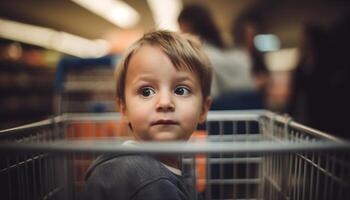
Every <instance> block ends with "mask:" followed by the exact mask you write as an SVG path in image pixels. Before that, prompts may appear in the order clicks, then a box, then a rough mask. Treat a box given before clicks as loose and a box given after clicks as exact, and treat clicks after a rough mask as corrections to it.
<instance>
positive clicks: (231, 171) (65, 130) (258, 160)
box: [0, 110, 350, 200]
mask: <svg viewBox="0 0 350 200" xmlns="http://www.w3.org/2000/svg"><path fill="white" fill-rule="evenodd" d="M118 120H119V115H118V113H100V114H83V113H81V114H62V115H59V116H57V117H53V118H50V119H47V120H44V121H40V122H37V123H33V124H29V125H25V126H21V127H16V128H13V129H8V130H3V131H0V142H1V144H0V156H1V157H0V159H1V162H0V163H1V166H0V180H1V190H0V197H1V199H77V198H78V196H79V191H80V190H81V189H82V187H83V185H84V173H85V171H86V169H87V167H88V166H89V165H90V163H91V162H92V160H94V159H95V158H96V157H97V156H98V155H100V154H102V153H115V152H129V153H135V152H138V153H143V154H160V153H161V154H167V153H169V154H174V153H177V154H181V155H182V157H183V171H184V176H185V178H186V180H187V181H188V184H189V185H192V187H190V188H193V190H192V197H193V199H196V198H197V197H198V196H200V195H202V196H203V198H204V199H268V200H270V199H325V200H326V199H350V159H349V152H350V151H349V150H350V145H349V143H348V142H346V141H342V140H340V139H338V138H335V137H332V136H331V135H328V134H325V133H322V132H320V131H317V130H314V129H311V128H308V127H306V126H303V125H301V124H298V123H296V122H294V121H292V120H291V119H290V118H288V117H285V116H281V115H277V114H274V113H272V112H269V111H262V110H261V111H211V112H210V113H209V115H208V119H207V122H206V123H205V125H203V126H201V127H199V130H198V131H196V132H197V133H205V135H206V137H205V138H203V137H202V138H199V137H196V138H192V139H191V140H190V141H189V142H166V143H159V142H158V143H156V142H153V143H149V142H147V143H146V142H145V143H140V144H139V145H137V146H133V147H131V146H125V145H121V143H122V142H123V141H125V140H127V139H129V136H128V135H127V134H118V133H116V134H112V135H108V134H106V136H105V137H101V135H100V134H101V130H100V127H99V126H98V124H99V123H104V122H105V121H115V122H116V123H118ZM91 121H94V122H95V123H94V124H95V127H92V128H94V130H95V131H93V132H92V133H90V134H91V135H90V137H89V138H88V139H82V138H81V137H80V135H81V134H82V133H84V130H79V129H80V128H84V127H80V128H79V127H77V126H72V125H73V124H74V123H78V124H83V123H84V122H88V123H90V122H91ZM72 127H74V130H72ZM89 130H90V131H91V127H89ZM102 132H103V130H102ZM94 133H96V137H94ZM106 139H108V140H106ZM198 163H201V164H202V165H198ZM198 166H202V168H201V169H199V168H198ZM203 166H204V168H203ZM198 170H200V171H201V172H198ZM203 171H204V172H205V175H204V176H203ZM199 174H202V175H201V176H199Z"/></svg>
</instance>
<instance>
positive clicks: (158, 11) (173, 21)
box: [147, 0, 182, 31]
mask: <svg viewBox="0 0 350 200" xmlns="http://www.w3.org/2000/svg"><path fill="white" fill-rule="evenodd" d="M147 2H148V5H149V7H150V9H151V11H152V14H153V19H154V22H155V24H156V28H157V29H167V30H172V31H178V30H179V25H178V23H177V17H178V16H179V14H180V11H181V9H182V1H181V0H147Z"/></svg>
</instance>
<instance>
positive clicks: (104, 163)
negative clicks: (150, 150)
mask: <svg viewBox="0 0 350 200" xmlns="http://www.w3.org/2000/svg"><path fill="white" fill-rule="evenodd" d="M170 175H171V174H169V172H168V171H167V170H164V166H162V165H161V163H160V162H159V161H157V160H155V159H153V158H152V157H150V156H146V155H140V154H108V155H102V156H100V157H98V158H97V159H96V160H95V161H94V162H93V164H92V165H91V166H90V168H89V169H88V172H87V174H86V179H88V178H89V177H90V176H102V177H105V178H107V179H109V178H113V179H117V180H127V179H130V178H132V179H133V180H135V181H137V182H143V181H147V180H149V179H154V178H161V177H169V176H170Z"/></svg>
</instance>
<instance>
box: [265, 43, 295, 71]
mask: <svg viewBox="0 0 350 200" xmlns="http://www.w3.org/2000/svg"><path fill="white" fill-rule="evenodd" d="M298 59H299V57H298V50H297V49H296V48H286V49H281V50H279V51H274V52H268V53H266V54H265V61H266V65H267V67H268V69H269V70H271V71H290V70H293V69H295V67H296V65H297V61H298Z"/></svg>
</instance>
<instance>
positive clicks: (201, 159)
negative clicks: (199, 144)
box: [191, 130, 208, 192]
mask: <svg viewBox="0 0 350 200" xmlns="http://www.w3.org/2000/svg"><path fill="white" fill-rule="evenodd" d="M207 135H208V133H207V132H206V131H198V130H197V131H194V132H193V134H192V136H191V137H192V138H193V139H195V140H196V141H203V142H204V141H205V140H206V138H207ZM196 176H197V177H196V180H197V181H196V183H197V191H198V192H204V190H205V186H206V178H207V158H206V155H205V154H197V155H196Z"/></svg>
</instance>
